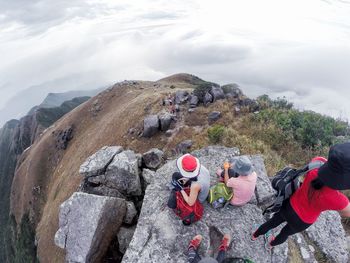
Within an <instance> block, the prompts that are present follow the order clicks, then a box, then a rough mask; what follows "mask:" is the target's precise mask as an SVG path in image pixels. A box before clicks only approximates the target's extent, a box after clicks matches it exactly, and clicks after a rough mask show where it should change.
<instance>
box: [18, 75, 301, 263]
mask: <svg viewBox="0 0 350 263" xmlns="http://www.w3.org/2000/svg"><path fill="white" fill-rule="evenodd" d="M172 81H173V80H172ZM155 84H156V86H154V85H155ZM171 85H173V86H175V89H174V88H170V84H167V83H165V82H164V81H162V82H157V83H154V82H140V84H137V85H134V86H130V85H124V86H118V87H114V88H113V89H112V90H109V91H106V92H103V93H102V94H100V95H98V96H97V97H95V98H92V99H91V100H90V101H88V102H87V103H84V104H83V105H81V106H79V107H77V108H76V109H75V110H73V111H72V112H70V113H69V114H67V115H66V116H64V117H63V118H62V119H61V120H59V121H58V122H56V123H55V125H54V127H52V128H51V129H49V130H48V131H47V132H46V133H45V134H44V135H43V136H42V137H41V139H40V140H38V141H37V142H36V143H35V144H34V145H33V146H32V147H31V149H30V150H29V151H28V153H26V155H25V158H24V159H23V160H21V162H20V163H21V166H20V167H19V168H18V170H17V172H16V175H15V180H14V183H13V190H12V195H11V200H12V202H11V203H12V207H11V209H12V212H13V213H14V214H15V216H16V220H17V222H19V221H20V218H21V217H22V216H23V214H24V213H26V212H28V211H29V212H30V214H31V215H32V216H33V215H35V216H33V217H32V219H33V220H34V223H35V224H36V226H37V229H36V230H37V231H36V232H37V237H38V255H39V258H40V261H41V262H63V261H64V251H63V250H61V249H59V248H58V247H56V246H55V244H54V240H53V239H54V235H55V232H56V231H57V229H58V214H59V206H60V204H61V203H62V202H64V201H65V200H66V199H68V198H69V197H70V196H71V194H72V193H73V192H74V191H76V190H77V188H78V186H79V184H80V182H81V180H82V178H81V177H80V175H79V174H78V171H79V167H80V165H81V164H82V163H83V161H84V160H85V159H86V158H87V157H88V156H90V155H91V154H93V153H94V152H96V151H97V150H98V149H100V148H101V147H102V146H105V145H122V146H124V147H125V148H129V149H132V150H134V151H136V152H139V153H144V152H146V151H148V150H149V149H150V148H159V149H163V150H165V151H166V152H167V153H168V154H171V151H172V149H174V148H175V147H176V145H177V144H178V143H180V142H182V141H184V140H187V139H191V140H192V141H193V142H194V145H193V147H192V149H199V148H202V147H205V146H208V145H209V144H210V142H209V140H208V134H207V129H208V127H210V125H209V123H208V120H207V118H208V114H209V113H210V112H211V111H220V112H221V114H222V117H221V118H220V119H219V120H218V121H216V122H215V124H219V125H222V126H224V127H225V133H224V136H223V138H222V141H221V142H220V144H222V145H225V146H228V147H238V148H240V150H241V152H242V154H262V155H263V156H264V158H265V164H266V168H267V171H268V174H269V175H272V174H274V173H275V172H276V171H277V170H279V169H280V168H281V167H283V166H284V165H285V164H286V163H287V161H286V160H288V159H286V158H282V157H281V156H280V154H279V152H278V151H276V150H275V149H272V148H271V146H269V144H267V143H265V142H264V140H262V139H259V138H258V137H257V136H256V134H257V132H259V127H257V126H256V125H255V124H254V123H252V122H251V121H249V118H247V115H246V114H242V115H236V114H234V112H233V107H234V101H227V100H222V101H218V102H215V103H213V104H211V105H209V106H208V107H198V108H197V109H196V110H195V112H194V113H188V112H187V111H186V110H184V111H182V112H181V116H179V122H178V124H177V125H179V126H181V128H180V129H179V131H178V132H177V134H176V136H174V137H171V138H170V139H169V138H167V137H165V135H164V133H159V134H157V135H156V136H154V137H152V138H150V139H147V138H138V137H137V136H134V137H133V136H130V135H128V130H129V129H130V128H131V127H141V126H142V122H143V119H144V116H145V115H147V114H152V113H158V112H160V111H162V110H164V108H163V107H162V105H161V99H162V98H163V97H165V96H166V95H167V94H168V93H169V92H171V93H173V92H175V91H176V90H177V89H191V88H192V87H193V86H191V85H188V84H186V83H183V82H181V83H178V84H177V83H176V82H171ZM96 99H98V100H99V104H101V107H102V110H101V111H100V112H98V113H97V115H96V116H93V115H92V113H91V111H90V110H91V108H92V106H93V103H94V101H95V100H96ZM70 125H73V126H74V127H75V128H74V137H73V139H72V141H71V142H70V143H69V147H68V148H67V149H66V150H65V151H62V150H60V151H58V150H56V149H55V147H54V137H53V135H52V132H53V131H57V130H63V129H66V128H67V127H68V126H70ZM198 126H201V127H200V128H199V127H198ZM288 147H289V148H288ZM289 150H293V148H292V147H291V146H287V147H286V149H285V151H286V152H288V151H289ZM300 156H305V154H304V155H300ZM287 157H288V156H287ZM288 158H289V157H288ZM299 158H300V157H299ZM37 185H40V186H41V189H42V192H41V194H40V196H39V197H38V196H34V195H33V192H32V188H33V187H34V186H37ZM35 198H37V199H35ZM41 215H42V216H41Z"/></svg>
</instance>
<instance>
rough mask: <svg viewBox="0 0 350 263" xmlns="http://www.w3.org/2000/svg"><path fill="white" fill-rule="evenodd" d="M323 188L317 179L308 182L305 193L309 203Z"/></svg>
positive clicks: (322, 184)
mask: <svg viewBox="0 0 350 263" xmlns="http://www.w3.org/2000/svg"><path fill="white" fill-rule="evenodd" d="M324 186H325V184H324V183H323V182H322V181H321V180H320V179H319V178H315V179H314V180H312V181H311V182H310V187H309V190H308V193H307V197H308V199H309V202H311V200H312V199H313V198H314V195H315V193H316V192H317V191H319V190H321V189H322V188H323V187H324Z"/></svg>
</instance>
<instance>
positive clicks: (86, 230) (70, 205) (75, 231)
mask: <svg viewBox="0 0 350 263" xmlns="http://www.w3.org/2000/svg"><path fill="white" fill-rule="evenodd" d="M125 213H126V204H125V201H124V200H123V199H119V198H113V197H105V196H97V195H91V194H86V193H81V192H75V193H74V194H73V195H72V196H71V197H70V198H69V199H68V200H66V201H65V202H64V203H62V204H61V206H60V214H59V229H58V231H57V233H56V235H55V244H56V245H57V246H59V247H60V248H63V249H65V251H66V262H101V259H102V257H103V256H104V255H105V253H106V251H107V249H108V246H109V244H110V242H111V241H112V239H113V237H114V236H115V235H116V234H117V232H118V230H119V228H120V226H121V224H122V222H123V218H124V216H125Z"/></svg>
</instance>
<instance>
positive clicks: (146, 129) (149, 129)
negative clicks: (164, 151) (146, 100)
mask: <svg viewBox="0 0 350 263" xmlns="http://www.w3.org/2000/svg"><path fill="white" fill-rule="evenodd" d="M159 126H160V125H159V118H158V115H148V116H147V117H146V118H145V119H144V121H143V136H144V137H147V138H149V137H152V136H153V135H155V134H156V133H157V132H158V130H159Z"/></svg>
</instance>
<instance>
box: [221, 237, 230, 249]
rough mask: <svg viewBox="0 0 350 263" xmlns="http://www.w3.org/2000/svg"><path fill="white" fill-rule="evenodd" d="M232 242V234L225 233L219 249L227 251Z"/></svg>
mask: <svg viewBox="0 0 350 263" xmlns="http://www.w3.org/2000/svg"><path fill="white" fill-rule="evenodd" d="M230 243H231V236H230V235H229V234H225V235H224V238H223V239H222V240H221V244H220V247H219V251H227V250H228V247H229V246H230Z"/></svg>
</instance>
